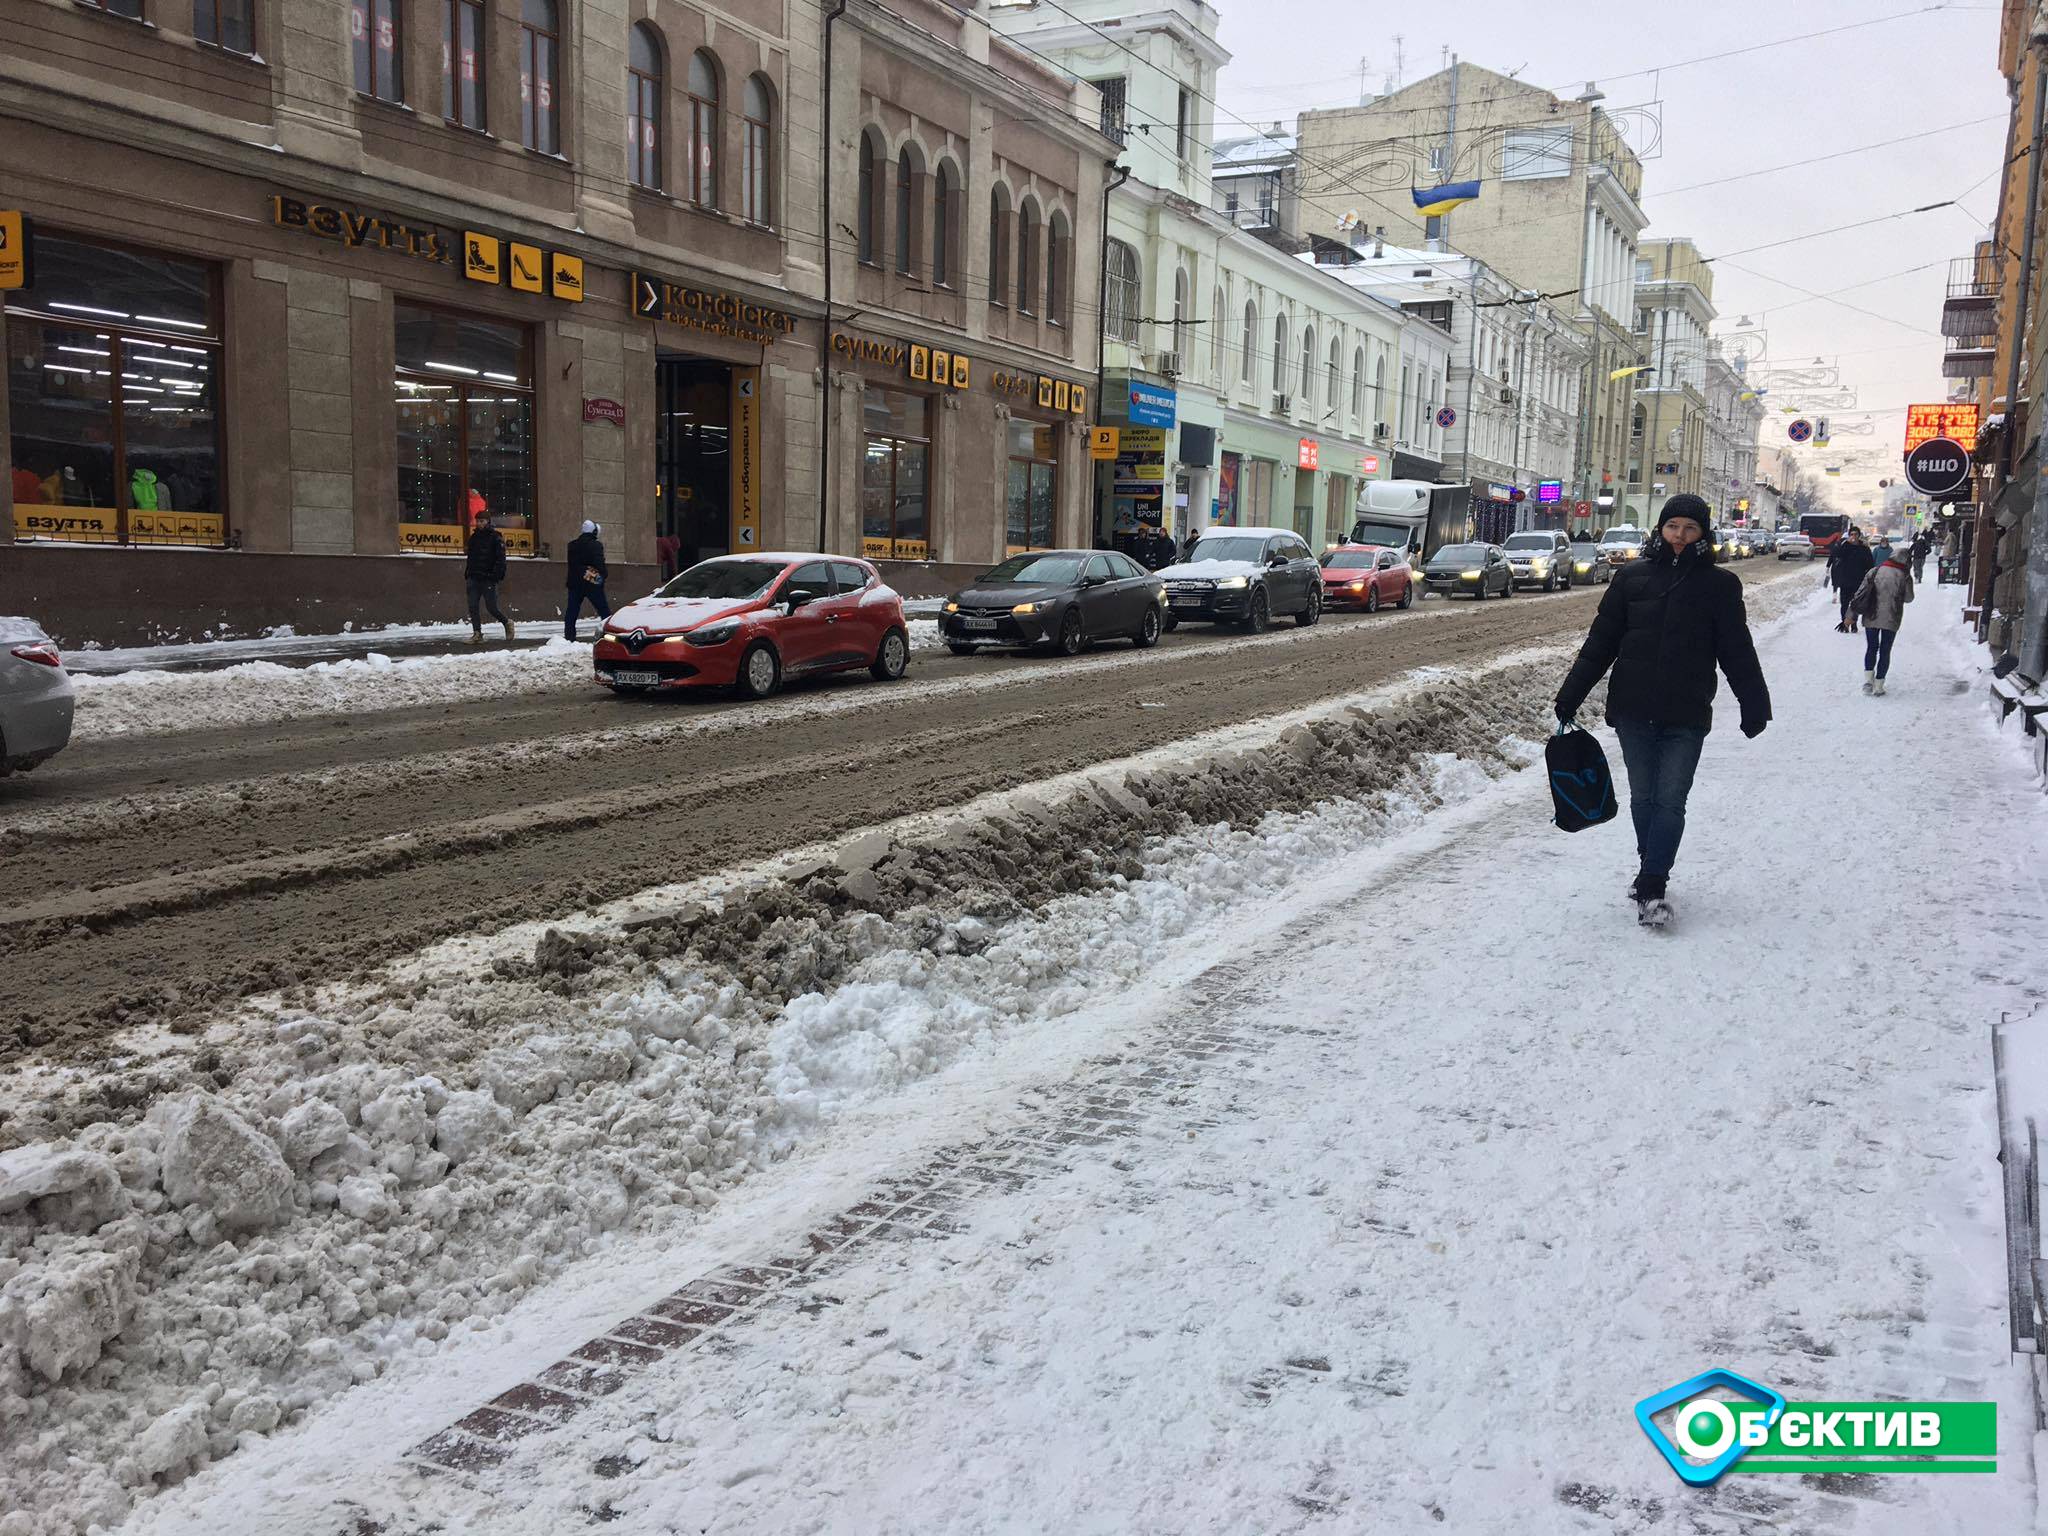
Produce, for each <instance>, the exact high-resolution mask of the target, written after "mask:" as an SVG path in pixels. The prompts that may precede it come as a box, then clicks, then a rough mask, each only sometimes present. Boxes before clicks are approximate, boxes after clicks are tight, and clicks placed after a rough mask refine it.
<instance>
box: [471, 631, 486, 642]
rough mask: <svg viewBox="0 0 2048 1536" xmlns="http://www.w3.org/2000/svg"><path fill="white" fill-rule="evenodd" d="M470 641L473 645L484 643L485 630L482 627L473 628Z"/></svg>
mask: <svg viewBox="0 0 2048 1536" xmlns="http://www.w3.org/2000/svg"><path fill="white" fill-rule="evenodd" d="M469 643H470V644H471V645H482V644H483V643H484V632H483V631H482V630H480V629H472V630H471V631H470V632H469Z"/></svg>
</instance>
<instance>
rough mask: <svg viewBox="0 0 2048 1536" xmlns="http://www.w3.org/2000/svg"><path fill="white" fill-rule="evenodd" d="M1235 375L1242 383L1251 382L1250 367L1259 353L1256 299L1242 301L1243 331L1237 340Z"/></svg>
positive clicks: (1257, 306) (1253, 364)
mask: <svg viewBox="0 0 2048 1536" xmlns="http://www.w3.org/2000/svg"><path fill="white" fill-rule="evenodd" d="M1237 350H1238V361H1237V377H1238V381H1239V382H1240V383H1243V384H1249V383H1251V382H1252V378H1253V374H1252V369H1253V367H1254V366H1255V363H1256V360H1257V358H1258V355H1259V304H1258V300H1256V299H1246V300H1245V303H1244V333H1243V334H1242V335H1241V336H1239V337H1238V341H1237Z"/></svg>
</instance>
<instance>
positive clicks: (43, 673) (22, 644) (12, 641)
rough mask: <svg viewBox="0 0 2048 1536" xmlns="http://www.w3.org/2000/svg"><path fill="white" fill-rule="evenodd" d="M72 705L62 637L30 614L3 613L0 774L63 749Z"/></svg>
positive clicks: (0, 625)
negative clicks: (10, 615) (60, 649)
mask: <svg viewBox="0 0 2048 1536" xmlns="http://www.w3.org/2000/svg"><path fill="white" fill-rule="evenodd" d="M72 707H73V689H72V686H71V678H70V675H69V674H68V673H66V672H65V670H64V658H63V657H62V656H60V655H59V654H58V652H57V643H56V642H55V641H54V640H52V639H51V638H50V637H49V636H48V635H47V634H45V633H44V632H43V629H42V626H41V625H39V624H37V623H35V622H34V621H33V620H31V619H9V618H0V777H4V776H5V775H7V774H10V773H21V772H24V771H26V770H27V769H30V768H33V767H35V765H36V764H37V763H40V762H42V761H43V759H45V758H47V757H49V756H51V755H52V754H53V753H57V752H61V751H62V750H63V749H64V747H65V745H66V744H67V743H68V742H69V741H70V740H71V711H72Z"/></svg>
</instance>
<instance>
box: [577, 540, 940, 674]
mask: <svg viewBox="0 0 2048 1536" xmlns="http://www.w3.org/2000/svg"><path fill="white" fill-rule="evenodd" d="M591 659H592V663H593V665H594V666H595V667H596V669H597V680H598V681H599V682H600V683H603V684H604V685H605V686H606V687H608V688H610V689H612V690H613V691H614V692H622V691H624V690H627V689H633V690H639V689H669V688H732V689H735V690H737V691H738V692H739V693H740V694H741V695H742V696H743V697H746V698H750V699H763V698H766V697H767V696H768V695H769V694H771V693H773V692H774V691H775V690H776V689H777V688H779V687H781V686H782V684H783V683H784V682H785V681H786V680H788V679H789V678H792V677H804V676H809V675H813V674H816V673H821V672H848V671H852V670H853V669H855V668H857V667H865V668H867V670H868V672H869V673H870V674H871V675H872V676H874V677H876V678H878V679H881V680H883V681H893V680H895V679H896V678H899V677H901V676H902V675H903V670H904V668H905V667H906V666H907V665H908V664H909V661H910V631H909V628H908V626H907V625H906V624H905V623H904V619H903V599H902V598H901V597H899V596H897V594H896V592H895V591H894V590H893V589H892V588H891V587H889V586H888V585H887V584H886V583H885V582H884V581H883V580H882V578H881V575H880V573H879V572H877V571H876V570H875V568H874V567H873V566H872V565H869V564H868V563H867V562H866V561H865V560H856V559H853V558H851V557H850V556H846V555H815V554H759V555H721V556H719V557H718V558H716V559H713V560H702V561H699V562H698V563H697V564H695V565H693V566H691V567H690V568H689V569H688V570H686V571H683V572H681V573H680V574H679V575H677V576H676V577H674V578H673V579H672V580H670V581H669V582H668V583H667V584H666V585H664V586H662V587H660V588H658V589H657V590H656V591H655V592H654V593H653V594H652V595H650V596H647V597H643V598H641V599H640V600H639V601H638V602H634V603H628V604H626V606H625V607H623V608H620V609H618V610H617V611H616V612H614V613H613V614H612V616H611V617H610V618H609V619H606V620H605V624H604V632H603V633H602V634H600V635H599V636H598V640H597V645H596V646H595V647H594V649H593V651H592V657H591Z"/></svg>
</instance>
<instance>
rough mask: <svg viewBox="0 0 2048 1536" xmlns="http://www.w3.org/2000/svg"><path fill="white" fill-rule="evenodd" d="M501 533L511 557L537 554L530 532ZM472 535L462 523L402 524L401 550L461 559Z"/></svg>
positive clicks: (399, 528)
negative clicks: (459, 557) (459, 556)
mask: <svg viewBox="0 0 2048 1536" xmlns="http://www.w3.org/2000/svg"><path fill="white" fill-rule="evenodd" d="M498 533H499V534H500V536H501V537H503V539H504V540H505V553H506V554H508V555H531V554H532V553H533V551H534V542H533V530H532V529H531V528H505V527H500V528H499V529H498ZM468 543H469V534H468V533H467V532H466V531H465V530H464V529H463V526H462V524H460V523H400V524H399V525H398V547H399V548H400V549H403V550H408V551H410V552H411V553H413V554H416V555H459V554H461V553H462V552H463V550H464V549H465V548H466V547H467V546H468Z"/></svg>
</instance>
